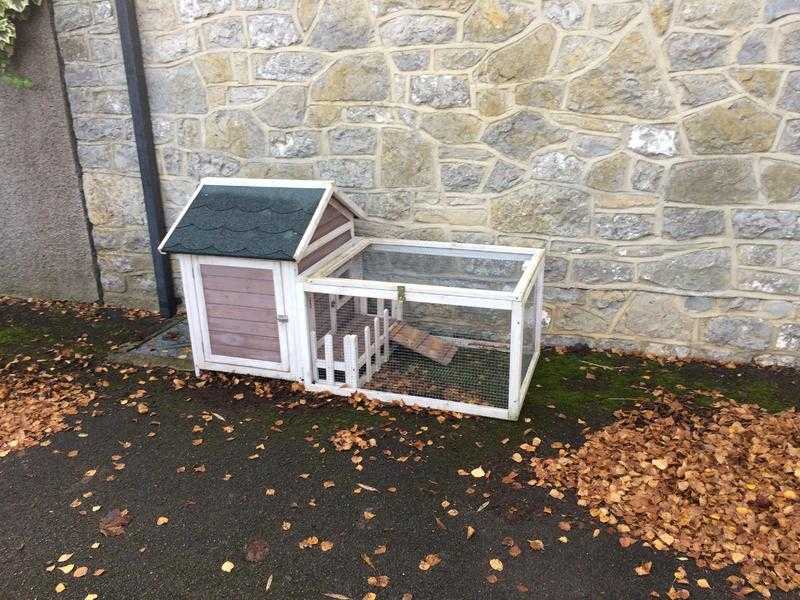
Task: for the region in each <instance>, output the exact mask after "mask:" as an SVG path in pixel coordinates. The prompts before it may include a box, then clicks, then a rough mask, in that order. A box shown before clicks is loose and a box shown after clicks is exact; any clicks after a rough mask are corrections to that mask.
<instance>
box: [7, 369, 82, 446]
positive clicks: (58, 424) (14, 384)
mask: <svg viewBox="0 0 800 600" xmlns="http://www.w3.org/2000/svg"><path fill="white" fill-rule="evenodd" d="M94 399H95V392H94V391H92V390H87V389H85V388H83V387H82V386H80V385H78V384H77V383H75V382H74V381H73V378H72V377H70V376H68V375H58V376H54V375H51V374H50V373H47V372H44V371H38V372H37V371H26V372H20V373H15V372H9V371H8V370H7V369H2V370H0V456H5V455H6V454H8V453H9V452H10V451H11V450H16V449H22V448H28V447H30V446H35V445H37V444H38V443H39V442H40V441H41V440H42V439H43V438H44V437H45V436H47V435H49V434H51V433H54V432H56V431H62V430H63V429H65V428H66V424H65V422H64V420H65V418H66V417H67V416H69V415H74V414H76V413H77V412H78V409H79V408H81V407H83V406H87V405H88V404H89V403H90V402H92V401H93V400H94Z"/></svg>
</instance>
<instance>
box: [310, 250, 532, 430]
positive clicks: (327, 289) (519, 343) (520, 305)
mask: <svg viewBox="0 0 800 600" xmlns="http://www.w3.org/2000/svg"><path fill="white" fill-rule="evenodd" d="M370 246H372V247H376V248H380V249H381V250H384V251H398V252H403V251H405V252H413V253H418V254H436V255H446V256H464V257H474V258H495V259H506V260H509V259H510V260H520V261H524V267H523V272H522V275H521V276H520V279H519V281H518V282H517V285H516V286H515V288H514V290H512V291H494V290H484V289H477V288H460V287H449V286H436V285H426V284H413V283H407V284H406V283H402V282H386V281H367V280H361V279H345V278H342V277H338V275H339V274H340V272H341V271H342V270H343V268H344V267H345V266H346V265H347V264H348V263H349V262H350V261H351V260H352V259H354V258H356V257H357V256H358V255H359V254H361V253H362V252H363V251H364V250H366V249H367V248H368V247H370ZM401 285H402V286H403V288H404V294H405V299H406V300H407V301H410V302H424V303H431V304H448V305H455V306H471V307H478V308H488V309H500V310H508V311H510V312H511V331H510V342H509V386H508V405H507V407H506V408H500V407H493V406H482V405H477V404H469V403H464V402H453V401H449V400H443V399H439V398H428V397H422V396H409V395H405V394H395V393H391V392H382V391H379V390H372V389H366V388H364V387H362V386H363V385H364V384H365V383H366V382H367V381H368V380H369V378H370V375H371V373H369V370H368V369H367V371H368V372H367V373H366V374H365V376H362V377H358V371H357V370H356V374H355V376H353V374H352V373H350V375H349V376H348V375H347V373H348V371H347V370H346V369H347V367H348V360H350V361H352V360H353V356H352V355H353V353H354V352H355V354H358V352H357V350H355V351H354V350H353V343H354V342H353V340H347V339H345V341H344V344H345V348H344V356H345V360H344V361H341V364H334V363H333V361H332V351H331V355H330V356H331V359H328V358H327V355H328V352H327V350H328V349H329V348H330V344H331V342H330V341H326V342H325V345H326V346H327V347H323V350H324V351H325V353H324V354H325V356H323V357H322V358H319V357H318V355H317V353H316V350H317V349H316V348H315V353H314V357H313V359H312V360H313V365H314V368H313V369H312V373H311V375H312V377H311V378H306V380H305V381H306V387H307V388H308V389H309V390H312V391H325V392H329V393H333V394H338V395H350V394H352V393H354V392H360V393H363V394H364V395H366V396H368V397H370V398H374V399H376V400H380V401H383V402H392V403H398V402H399V403H402V404H409V405H415V406H423V407H428V408H434V409H440V410H451V411H457V412H463V413H469V414H476V415H481V416H488V417H495V418H501V419H509V420H515V419H517V418H518V416H519V413H520V411H521V409H522V403H523V401H524V398H525V394H526V393H527V389H528V387H529V385H530V381H531V378H532V376H533V372H534V369H535V366H536V363H537V361H538V357H539V348H540V343H541V327H542V324H541V319H540V318H536V319H534V321H535V322H534V355H533V357H532V360H531V361H530V363H529V364H528V365H523V364H522V352H523V341H524V333H523V332H524V329H523V328H524V327H525V323H524V315H523V311H524V307H525V303H526V302H527V300H528V298H529V295H530V294H532V293H533V294H536V296H535V306H536V308H535V313H534V314H535V315H540V314H541V306H542V300H541V299H542V290H543V285H544V251H543V250H540V249H534V248H517V247H511V246H488V245H479V244H455V243H447V242H423V241H416V240H389V239H377V238H375V239H372V238H370V239H366V238H354V239H353V240H351V241H350V242H349V243H348V244H346V245H345V246H342V247H341V248H339V250H338V251H337V252H334V253H333V254H332V255H331V256H329V257H328V258H326V259H323V260H322V261H320V262H319V263H318V264H317V265H314V266H313V267H311V268H310V269H308V270H307V271H306V272H305V273H303V274H302V275H300V276H298V288H299V290H301V291H300V292H299V293H300V294H302V296H303V298H305V296H306V295H307V294H311V293H322V294H331V295H344V296H352V297H356V298H364V299H366V298H376V299H377V301H379V302H381V301H385V300H389V301H391V303H392V308H393V312H392V314H393V315H396V314H397V313H398V312H399V309H401V307H402V303H400V302H399V301H398V288H399V286H401ZM306 304H307V303H306V301H305V299H304V301H303V306H306ZM396 309H397V312H396ZM307 333H310V331H309V332H307ZM367 335H369V334H367ZM306 338H307V339H309V340H311V339H316V333H314V337H313V338H312V337H311V336H310V335H308V334H307V335H306ZM364 356H370V348H369V345H367V347H366V348H365V352H364V354H363V355H362V356H358V357H357V360H358V365H359V366H358V368H359V369H360V367H361V366H363V364H364V363H363V360H364ZM387 357H388V354H387ZM326 363H327V365H328V366H329V367H332V368H334V369H336V370H344V371H345V373H346V376H345V377H346V381H345V383H343V384H342V383H336V382H334V381H333V380H332V378H328V380H327V381H325V382H324V383H322V382H318V381H316V377H314V375H316V368H317V365H320V366H322V368H325V366H324V365H325V364H326ZM340 367H341V368H340ZM523 368H525V372H524V373H523V372H522V369H523ZM350 369H351V370H352V366H351V367H350ZM328 372H329V371H328ZM354 384H355V385H354Z"/></svg>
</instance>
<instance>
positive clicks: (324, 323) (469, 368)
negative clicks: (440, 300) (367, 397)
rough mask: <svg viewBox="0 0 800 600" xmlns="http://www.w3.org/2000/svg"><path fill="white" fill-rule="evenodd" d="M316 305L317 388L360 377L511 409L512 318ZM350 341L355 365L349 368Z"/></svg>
mask: <svg viewBox="0 0 800 600" xmlns="http://www.w3.org/2000/svg"><path fill="white" fill-rule="evenodd" d="M311 306H312V309H313V310H312V312H313V319H312V325H313V327H312V329H313V331H314V332H315V334H314V339H313V340H312V344H313V346H314V347H315V350H316V359H315V360H316V367H317V368H316V375H317V377H318V380H319V381H322V382H328V383H348V385H351V384H352V381H353V380H352V377H354V376H356V375H354V373H355V372H357V378H358V387H361V388H365V389H371V390H378V391H383V392H392V393H396V394H403V395H408V396H421V397H425V398H435V399H441V400H449V401H453V402H464V403H468V404H477V405H483V406H492V407H497V408H507V407H508V381H509V366H510V357H509V353H508V340H509V336H510V328H511V311H508V310H497V309H485V308H471V307H462V306H451V305H443V304H432V303H419V302H404V303H402V304H397V303H394V304H392V303H391V302H389V301H383V300H379V299H375V298H352V297H350V298H348V297H345V296H336V295H329V294H312V295H311ZM384 310H386V311H388V314H387V316H386V318H384ZM376 317H377V318H378V324H377V328H376V326H375V319H376ZM332 323H335V327H332V326H331V324H332ZM387 326H388V328H389V332H390V333H389V338H390V339H389V340H388V342H387V340H386V339H385V337H384V334H385V331H386V328H387ZM365 327H367V328H369V332H368V335H367V336H365V331H364V329H365ZM376 329H377V336H376ZM326 334H330V339H329V340H328V344H329V347H330V346H332V348H331V356H330V357H329V356H328V350H327V349H326V343H325V342H326V340H325V337H326ZM348 336H355V343H354V344H353V341H352V338H350V343H351V344H352V345H353V346H354V347H355V353H354V354H355V355H356V356H355V360H356V361H357V364H356V365H354V364H353V362H352V361H353V358H351V359H350V364H349V366H348V362H347V361H348V353H347V351H346V344H347V338H348ZM412 348H413V349H412ZM331 359H332V360H331ZM331 365H332V367H333V368H332V374H333V377H332V380H333V381H331V379H329V377H328V375H329V374H328V370H329V368H330V366H331ZM348 368H349V369H350V372H351V379H350V381H348V375H347V373H348Z"/></svg>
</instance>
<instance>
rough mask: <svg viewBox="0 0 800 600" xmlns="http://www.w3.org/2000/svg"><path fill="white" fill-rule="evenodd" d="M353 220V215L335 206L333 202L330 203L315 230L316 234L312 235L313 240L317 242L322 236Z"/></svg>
mask: <svg viewBox="0 0 800 600" xmlns="http://www.w3.org/2000/svg"><path fill="white" fill-rule="evenodd" d="M351 220H352V217H347V216H345V215H344V214H342V212H341V211H340V210H338V209H337V208H335V207H334V206H333V205H332V204H329V205H328V208H326V209H325V212H324V213H322V220H320V222H319V225H317V229H316V231H314V235H313V236H311V241H312V242H315V241H317V240H318V239H320V238H321V237H323V236H325V235H327V234H328V233H330V232H331V231H333V230H334V229H336V228H337V227H341V226H342V225H344V224H345V223H348V222H350V221H351Z"/></svg>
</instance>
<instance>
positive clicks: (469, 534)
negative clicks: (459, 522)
mask: <svg viewBox="0 0 800 600" xmlns="http://www.w3.org/2000/svg"><path fill="white" fill-rule="evenodd" d="M473 535H475V528H474V527H473V526H472V525H467V539H469V538H471V537H472V536H473Z"/></svg>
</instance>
